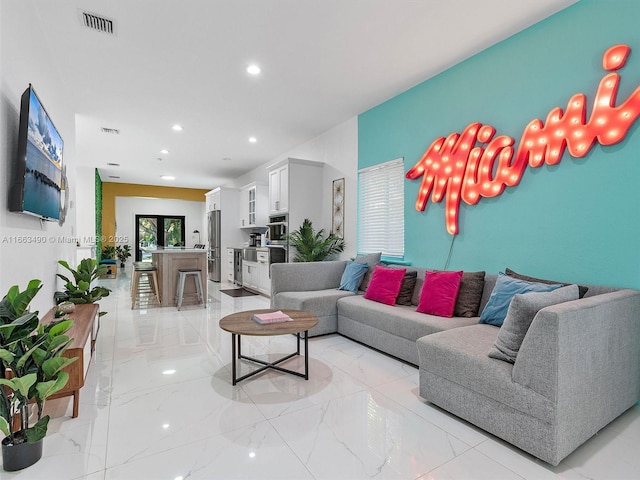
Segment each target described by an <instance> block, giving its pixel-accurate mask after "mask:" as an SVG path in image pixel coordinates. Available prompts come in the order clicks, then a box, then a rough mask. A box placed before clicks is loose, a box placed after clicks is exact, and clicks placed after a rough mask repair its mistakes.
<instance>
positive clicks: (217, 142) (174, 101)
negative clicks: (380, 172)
mask: <svg viewBox="0 0 640 480" xmlns="http://www.w3.org/2000/svg"><path fill="white" fill-rule="evenodd" d="M33 3H34V4H35V5H36V8H37V11H38V15H39V16H40V19H39V20H40V25H41V27H42V28H43V29H44V34H45V36H46V38H47V40H48V45H47V47H48V48H49V50H50V51H51V54H52V55H55V58H56V61H57V64H58V68H59V75H60V76H61V77H62V79H63V81H64V83H65V84H66V85H68V92H67V94H68V96H69V98H70V99H71V101H72V102H73V105H74V108H75V111H76V118H77V132H76V142H77V158H78V164H79V165H88V166H92V167H97V168H99V171H100V174H101V177H102V179H103V180H104V181H115V182H128V183H140V184H150V185H172V186H182V187H193V188H205V189H209V188H214V187H216V186H219V185H223V184H225V183H227V182H228V181H229V180H230V179H234V178H236V177H238V176H239V175H241V174H243V173H246V172H247V171H249V170H251V169H253V168H256V167H257V166H259V165H261V164H264V163H266V162H268V161H270V160H272V159H274V158H275V157H277V156H278V155H281V154H283V153H285V152H287V151H288V150H290V149H292V148H293V147H295V146H297V145H299V144H301V143H304V142H306V141H307V140H310V139H312V138H314V137H316V136H318V135H320V134H322V133H323V132H325V131H327V130H329V129H330V128H332V127H333V126H335V125H338V124H340V123H342V122H344V121H346V120H348V119H350V118H353V117H354V116H356V115H358V114H359V113H362V112H364V111H366V110H368V109H369V108H371V107H373V106H375V105H377V104H379V103H381V102H383V101H385V100H387V99H389V98H391V97H393V96H395V95H397V94H398V93H400V92H403V91H405V90H407V89H409V88H410V87H412V86H414V85H416V84H418V83H420V82H422V81H424V80H426V79H428V78H430V77H432V76H434V75H436V74H438V73H440V72H442V71H443V70H445V69H447V68H449V67H451V66H452V65H455V64H456V63H458V62H460V61H462V60H464V59H466V58H468V57H470V56H472V55H474V54H475V53H477V52H479V51H481V50H483V49H485V48H487V47H489V46H491V45H493V44H495V43H497V42H499V41H501V40H503V39H505V38H507V37H509V36H510V35H513V34H514V33H516V32H518V31H520V30H522V29H524V28H526V27H528V26H530V25H532V24H534V23H536V22H538V21H540V20H542V19H544V18H546V17H548V16H549V15H552V14H553V13H555V12H557V11H559V10H561V9H563V8H565V7H566V6H568V5H570V4H572V3H575V0H517V1H516V0H421V1H420V0H316V1H312V0H182V1H178V0H109V1H104V0H56V1H55V2H53V1H51V0H33ZM82 10H84V11H89V12H91V13H95V14H98V15H101V16H104V17H107V18H109V19H112V20H114V21H115V30H116V32H115V35H111V36H110V35H107V34H104V33H99V32H95V31H91V30H89V29H87V28H86V27H84V26H82V24H81V22H80V14H79V12H80V11H82ZM250 63H257V64H258V65H259V66H260V67H261V68H262V74H261V75H259V76H257V77H251V76H250V75H248V74H247V73H246V70H245V69H246V67H247V66H248V65H249V64H250ZM35 87H36V89H37V85H36V86H35ZM175 123H179V124H181V125H183V126H184V130H183V131H182V132H180V133H176V132H174V131H172V130H171V126H172V125H173V124H175ZM103 127H105V128H113V129H118V130H119V131H120V134H119V135H113V134H106V133H102V132H101V128H103ZM250 136H255V137H256V138H257V139H258V141H257V142H256V143H254V144H251V143H249V142H248V138H249V137H250ZM164 148H166V149H168V150H169V154H166V155H164V154H161V153H160V150H161V149H164ZM110 162H112V163H118V164H120V166H119V167H109V166H107V164H108V163H110ZM163 174H170V175H174V176H175V177H176V179H175V181H173V182H166V181H164V180H162V179H161V178H160V176H161V175H163ZM113 175H116V176H119V177H120V178H119V179H113V178H111V176H113Z"/></svg>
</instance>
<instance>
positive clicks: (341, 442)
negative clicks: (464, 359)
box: [0, 273, 640, 480]
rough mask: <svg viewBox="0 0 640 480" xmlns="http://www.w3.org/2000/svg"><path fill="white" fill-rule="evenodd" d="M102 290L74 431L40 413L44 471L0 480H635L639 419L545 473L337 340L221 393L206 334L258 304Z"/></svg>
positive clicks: (226, 350)
mask: <svg viewBox="0 0 640 480" xmlns="http://www.w3.org/2000/svg"><path fill="white" fill-rule="evenodd" d="M102 283H103V284H104V285H105V286H107V287H109V288H112V289H113V293H112V295H111V296H109V297H108V298H105V299H103V300H102V301H101V308H102V310H103V311H107V312H108V314H107V315H106V316H104V317H102V319H101V329H100V332H99V337H98V342H97V347H96V353H95V355H94V358H93V360H92V362H91V365H90V367H89V372H88V376H87V381H86V384H85V386H84V387H83V389H82V390H81V396H80V415H79V417H78V418H75V419H73V418H71V417H70V414H71V401H70V400H69V399H58V400H52V401H50V402H49V403H48V404H47V410H48V413H49V414H50V415H51V416H52V420H51V423H50V426H49V432H48V434H47V437H46V438H45V442H44V455H43V458H42V459H41V460H40V461H39V462H38V463H37V464H35V465H33V466H32V467H29V468H28V469H25V470H23V471H20V472H13V473H9V472H4V471H2V472H0V479H2V480H4V479H29V480H37V479H43V480H44V479H47V480H51V479H87V480H116V479H135V480H139V479H163V480H164V479H166V480H186V479H190V480H196V479H240V478H242V479H279V480H280V479H354V480H355V479H370V478H375V479H419V480H468V479H487V480H499V479H504V480H509V479H514V480H515V479H530V480H534V479H535V480H538V479H540V480H553V479H556V480H557V479H564V480H578V479H581V480H584V479H591V480H618V479H619V480H623V479H629V480H630V479H638V478H640V455H638V453H637V447H638V445H639V444H640V406H638V405H636V406H635V407H634V408H632V409H631V410H629V411H628V412H626V413H625V414H624V415H623V416H621V417H620V418H618V419H617V420H616V421H614V422H613V423H612V424H610V425H609V426H608V427H606V428H605V429H603V430H602V431H601V432H599V433H598V434H597V435H596V436H595V437H594V438H592V439H591V440H590V441H589V442H587V443H586V444H585V445H583V446H582V447H580V448H579V449H578V450H577V451H575V452H574V453H573V454H571V455H570V456H569V457H567V458H566V459H565V460H564V462H562V463H561V464H560V465H559V466H558V467H551V466H549V465H547V464H545V463H544V462H541V461H539V460H536V459H535V458H533V457H531V456H529V455H528V454H526V453H524V452H522V451H520V450H518V449H516V448H514V447H511V446H510V445H508V444H506V443H505V442H503V441H501V440H499V439H497V438H495V437H493V436H491V435H489V434H487V433H485V432H483V431H481V430H479V429H477V428H475V427H474V426H472V425H470V424H468V423H466V422H464V421H462V420H460V419H458V418H456V417H454V416H452V415H450V414H447V413H446V412H444V411H442V410H440V409H438V408H436V407H434V406H433V405H430V404H428V403H426V402H425V401H424V400H422V399H421V398H420V397H419V395H418V372H417V369H416V368H414V367H412V366H409V365H406V364H404V363H402V362H400V361H397V360H395V359H393V358H390V357H388V356H385V355H383V354H380V353H378V352H376V351H374V350H371V349H369V348H367V347H364V346H362V345H360V344H357V343H355V342H353V341H350V340H348V339H346V338H343V337H341V336H339V335H329V336H324V337H318V338H313V339H311V340H310V379H309V380H308V381H305V380H303V379H301V378H298V377H294V376H291V375H286V374H282V373H279V372H274V371H269V372H266V373H263V374H261V375H259V376H256V377H253V378H252V379H249V380H245V381H243V382H241V383H239V384H238V385H237V386H235V387H233V386H231V373H230V364H231V357H230V355H231V336H230V334H228V333H227V332H223V331H222V330H220V328H219V327H218V320H219V319H220V318H221V317H222V316H224V315H227V314H229V313H233V312H236V311H240V310H247V309H253V308H266V307H268V303H269V301H268V299H267V298H265V297H262V296H253V297H238V298H233V297H230V296H228V295H221V294H220V291H219V290H220V285H219V284H214V283H212V282H210V283H209V287H210V291H209V302H208V305H207V308H206V309H204V308H202V307H201V306H199V307H198V306H185V307H183V308H182V310H181V311H179V312H178V311H176V309H175V308H158V307H154V306H150V307H149V308H144V307H145V305H144V302H143V305H142V307H143V308H140V309H136V310H131V303H130V295H129V278H128V275H127V273H119V274H118V277H117V278H116V279H105V280H103V281H102ZM222 288H229V285H226V284H223V286H222ZM293 347H294V337H293V336H281V337H243V350H244V352H245V353H247V354H249V355H255V356H265V357H268V356H269V355H271V354H274V353H287V352H289V351H292V350H291V349H292V348H293ZM287 366H288V367H289V368H298V367H299V368H302V363H301V361H300V360H299V359H298V358H295V359H292V360H290V361H289V362H288V363H287Z"/></svg>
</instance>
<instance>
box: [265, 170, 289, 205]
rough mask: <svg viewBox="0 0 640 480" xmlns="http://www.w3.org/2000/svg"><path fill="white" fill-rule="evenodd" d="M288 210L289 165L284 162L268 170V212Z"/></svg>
mask: <svg viewBox="0 0 640 480" xmlns="http://www.w3.org/2000/svg"><path fill="white" fill-rule="evenodd" d="M288 211H289V165H288V164H285V165H282V166H280V167H277V168H275V169H273V170H271V171H270V172H269V214H270V215H278V214H281V213H287V212H288Z"/></svg>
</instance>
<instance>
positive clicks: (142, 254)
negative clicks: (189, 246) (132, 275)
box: [135, 215, 185, 262]
mask: <svg viewBox="0 0 640 480" xmlns="http://www.w3.org/2000/svg"><path fill="white" fill-rule="evenodd" d="M184 224H185V217H184V216H177V215H171V216H169V215H136V252H135V254H136V257H135V258H136V261H138V262H139V261H144V262H150V261H151V252H152V251H153V250H156V249H157V248H158V247H184V245H185V243H184Z"/></svg>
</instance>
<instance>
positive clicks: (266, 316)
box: [251, 310, 293, 324]
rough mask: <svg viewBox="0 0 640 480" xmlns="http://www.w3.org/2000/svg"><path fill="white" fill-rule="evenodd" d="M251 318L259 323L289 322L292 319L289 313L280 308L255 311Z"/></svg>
mask: <svg viewBox="0 0 640 480" xmlns="http://www.w3.org/2000/svg"><path fill="white" fill-rule="evenodd" d="M251 319H252V320H253V321H255V322H258V323H260V324H265V323H280V322H291V321H292V320H293V319H292V318H291V317H290V316H289V315H287V314H286V313H283V312H281V311H280V310H278V311H277V312H269V313H256V314H255V315H253V316H252V317H251Z"/></svg>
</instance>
